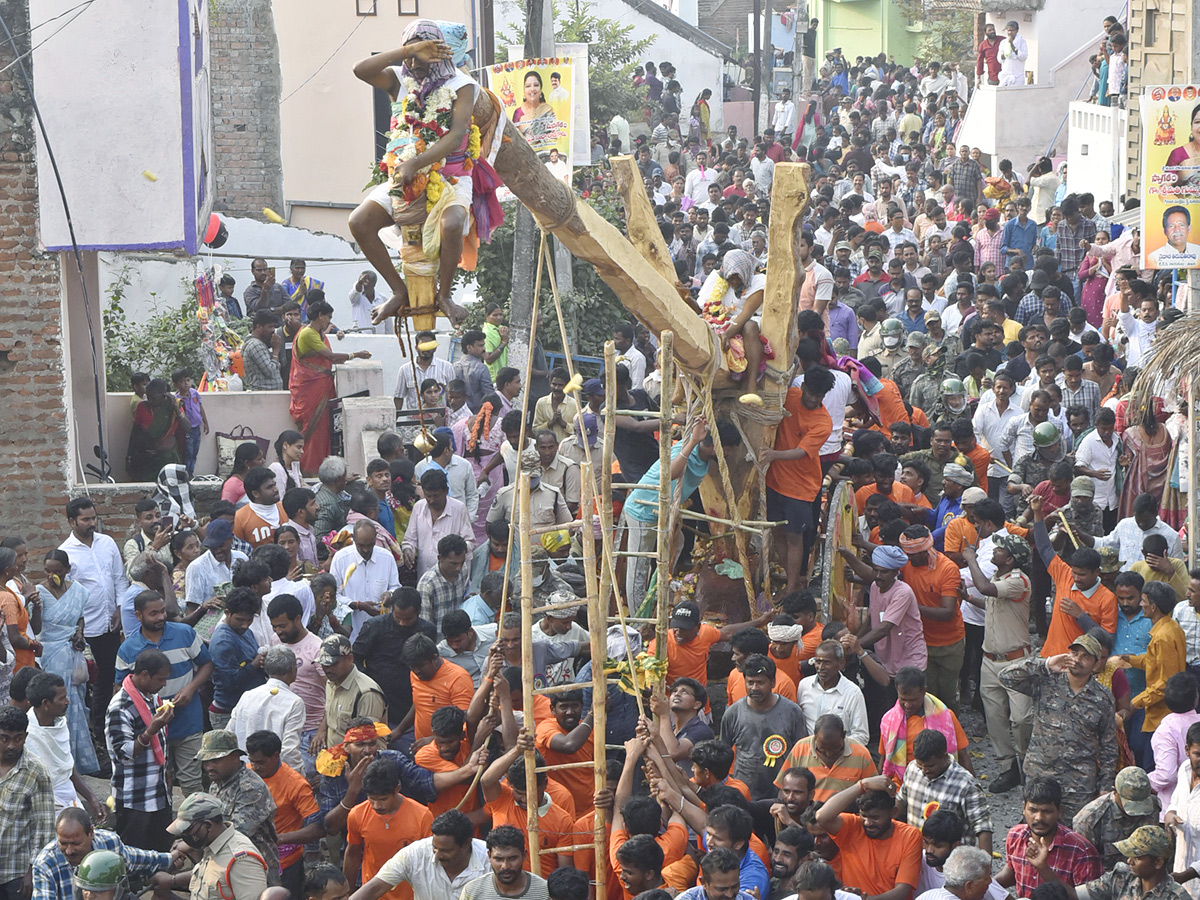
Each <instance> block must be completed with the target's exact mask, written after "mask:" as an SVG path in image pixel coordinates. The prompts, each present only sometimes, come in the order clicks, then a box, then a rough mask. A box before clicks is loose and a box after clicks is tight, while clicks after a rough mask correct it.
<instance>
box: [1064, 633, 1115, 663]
mask: <svg viewBox="0 0 1200 900" xmlns="http://www.w3.org/2000/svg"><path fill="white" fill-rule="evenodd" d="M1071 647H1081V648H1083V652H1084V653H1087V654H1090V655H1091V656H1093V657H1095V658H1096V659H1100V658H1101V657H1104V656H1107V654H1106V653H1105V652H1104V648H1103V647H1101V646H1100V642H1099V641H1098V640H1096V639H1095V638H1094V637H1092V636H1091V635H1090V634H1081V635H1080V636H1079V637H1077V638H1075V640H1073V641H1071ZM1068 649H1070V648H1068Z"/></svg>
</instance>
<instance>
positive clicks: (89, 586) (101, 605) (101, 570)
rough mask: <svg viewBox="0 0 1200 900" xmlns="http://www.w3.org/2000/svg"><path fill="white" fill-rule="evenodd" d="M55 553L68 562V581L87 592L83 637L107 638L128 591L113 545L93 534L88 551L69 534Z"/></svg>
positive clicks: (122, 567) (108, 540)
mask: <svg viewBox="0 0 1200 900" xmlns="http://www.w3.org/2000/svg"><path fill="white" fill-rule="evenodd" d="M58 549H59V550H62V551H63V552H65V553H66V554H67V558H68V559H70V560H71V580H72V581H74V582H76V583H77V584H81V585H83V587H84V588H85V589H86V590H87V592H88V602H87V605H86V606H85V607H84V608H83V635H84V637H99V636H100V635H102V634H107V633H108V632H109V631H111V630H113V628H112V619H113V613H115V612H116V611H117V598H118V597H120V596H121V595H122V594H124V593H125V591H126V590H127V589H128V588H129V579H128V578H127V577H126V576H125V561H124V560H123V559H121V551H120V549H118V547H117V543H116V541H114V540H113V539H112V538H110V537H109V536H108V535H107V534H101V533H100V532H96V533H95V534H93V535H92V544H91V546H90V547H89V546H88V545H87V544H85V543H83V541H81V540H79V538H77V537H75V533H74V532H72V533H71V536H70V537H68V538H67V539H66V540H65V541H63V542H62V543H61V544H59V545H58ZM201 558H203V557H201ZM197 562H199V560H197ZM193 565H195V563H193Z"/></svg>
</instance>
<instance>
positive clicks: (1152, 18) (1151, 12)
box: [1143, 9, 1158, 47]
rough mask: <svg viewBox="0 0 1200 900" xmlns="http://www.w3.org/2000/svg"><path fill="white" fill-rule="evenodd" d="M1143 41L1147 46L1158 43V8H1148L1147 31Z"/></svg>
mask: <svg viewBox="0 0 1200 900" xmlns="http://www.w3.org/2000/svg"><path fill="white" fill-rule="evenodd" d="M1143 41H1144V43H1145V45H1146V46H1147V47H1153V46H1154V45H1155V44H1157V43H1158V10H1156V9H1148V10H1146V33H1145V35H1144V36H1143Z"/></svg>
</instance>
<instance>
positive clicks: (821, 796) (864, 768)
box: [775, 737, 878, 803]
mask: <svg viewBox="0 0 1200 900" xmlns="http://www.w3.org/2000/svg"><path fill="white" fill-rule="evenodd" d="M813 741H814V738H812V737H806V738H802V739H801V740H799V741H797V742H796V746H794V747H792V751H791V752H790V753H789V754H788V757H787V761H786V762H785V763H784V764H783V765H782V766H780V767H779V772H780V776H779V777H778V778H776V779H775V784H776V786H779V783H780V780H781V779H782V777H783V775H782V773H784V772H786V771H787V770H788V769H791V768H795V767H797V766H803V767H804V768H806V769H808V770H809V771H810V772H812V773H813V776H814V777H815V778H816V779H817V783H816V786H815V787H814V788H813V792H812V799H813V802H814V803H824V802H825V801H826V800H828V799H829V798H830V797H832V796H833V795H834V794H836V793H837V792H838V791H843V790H845V789H846V788H848V787H850V785H852V784H858V782H859V781H860V780H861V779H863V778H868V777H870V776H871V775H876V774H878V770H877V769H876V768H875V762H874V760H872V759H871V754H870V752H869V751H868V750H867V748H866V747H864V746H863V745H862V744H860V743H858V742H856V741H853V740H851V739H850V738H846V744H845V747H844V748H843V751H842V756H841V758H839V759H838V760H837V761H835V762H834V764H833V765H832V766H827V765H826V764H825V761H824V760H822V759H821V757H820V756H818V755H817V751H816V749H815V748H814V747H813Z"/></svg>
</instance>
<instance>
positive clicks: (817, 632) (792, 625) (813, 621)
mask: <svg viewBox="0 0 1200 900" xmlns="http://www.w3.org/2000/svg"><path fill="white" fill-rule="evenodd" d="M779 606H780V608H781V609H782V610H783V612H782V613H780V614H779V615H777V616H775V617H773V618H772V619H771V622H770V624H769V625H767V638H768V639H769V640H770V642H771V643H770V648H771V659H773V660H775V670H776V671H777V672H778V671H783V672H784V673H785V674H786V675H787V676H788V678H790V679H792V681H794V682H795V683H796V686H797V687H799V685H800V663H802V662H804V661H805V660H806V659H812V658H813V656H815V655H816V652H817V645H818V644H819V643H821V622H820V620H819V619H818V618H817V600H816V598H815V597H814V596H813V595H812V594H811V593H810V592H808V591H796V592H795V593H792V594H784V595H783V597H781V598H780V600H779Z"/></svg>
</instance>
